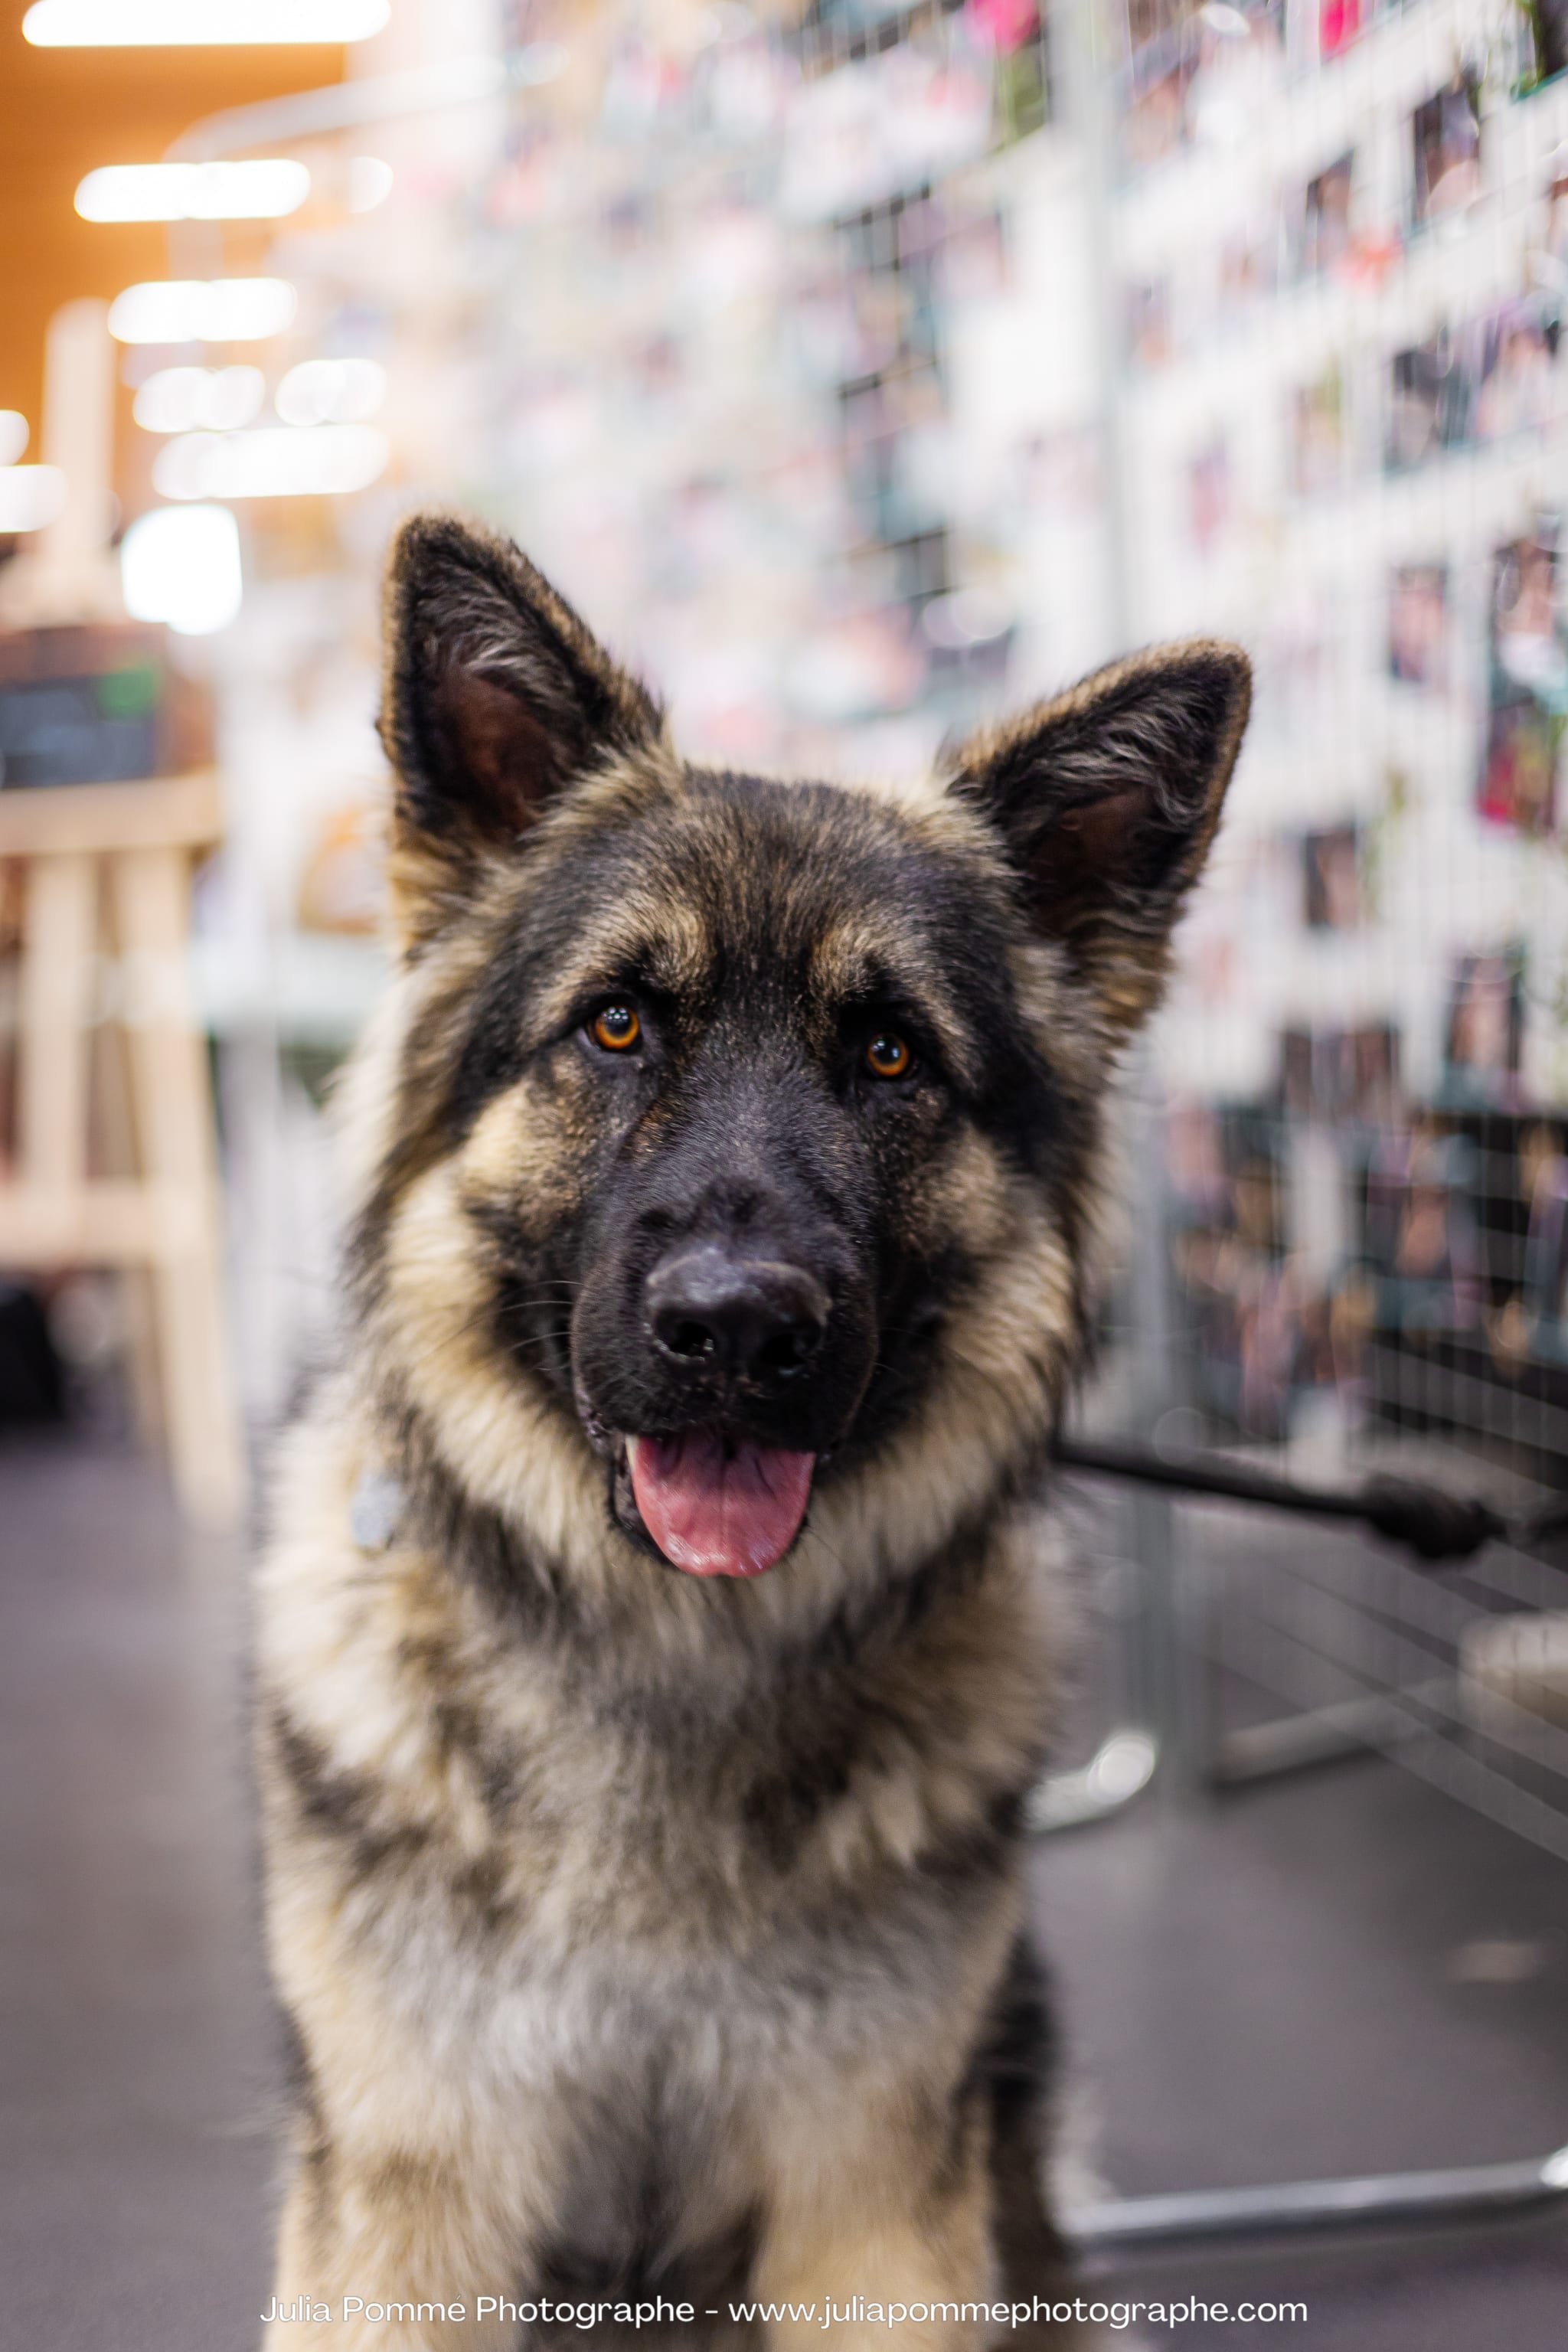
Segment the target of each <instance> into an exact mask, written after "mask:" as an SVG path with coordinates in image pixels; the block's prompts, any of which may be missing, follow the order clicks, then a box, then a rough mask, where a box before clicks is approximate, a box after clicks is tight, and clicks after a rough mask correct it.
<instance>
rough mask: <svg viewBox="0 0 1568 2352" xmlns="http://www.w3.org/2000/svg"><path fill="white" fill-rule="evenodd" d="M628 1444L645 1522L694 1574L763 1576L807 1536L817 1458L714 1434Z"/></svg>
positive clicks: (672, 1558) (673, 1559)
mask: <svg viewBox="0 0 1568 2352" xmlns="http://www.w3.org/2000/svg"><path fill="white" fill-rule="evenodd" d="M626 1466H627V1469H628V1471H629V1473H630V1476H631V1485H632V1493H633V1495H634V1496H635V1497H636V1499H637V1509H638V1511H639V1513H640V1514H641V1517H642V1522H643V1525H644V1527H645V1528H647V1531H648V1534H649V1535H650V1536H651V1537H652V1538H653V1540H654V1542H655V1543H656V1544H657V1545H658V1549H659V1550H660V1551H661V1552H662V1553H663V1554H664V1557H665V1559H668V1561H669V1562H670V1564H671V1566H672V1567H675V1568H679V1569H684V1570H685V1571H686V1573H687V1574H688V1575H689V1576H762V1575H763V1574H764V1572H765V1571H766V1570H768V1569H770V1568H772V1567H773V1565H774V1563H775V1562H776V1561H778V1560H781V1559H783V1558H784V1554H785V1552H786V1551H788V1549H789V1548H790V1546H791V1544H793V1543H794V1541H795V1538H796V1536H797V1535H798V1534H799V1533H800V1528H801V1522H802V1520H803V1519H804V1518H805V1507H806V1505H807V1503H808V1502H809V1501H810V1499H811V1479H812V1473H813V1471H814V1470H815V1468H816V1454H791V1453H786V1452H785V1451H784V1449H783V1448H782V1447H779V1446H772V1445H759V1444H756V1443H755V1442H754V1441H753V1440H752V1439H750V1438H744V1437H731V1436H727V1435H725V1434H723V1433H721V1432H720V1431H718V1430H710V1429H693V1430H688V1431H687V1432H686V1433H685V1434H684V1435H683V1436H680V1437H674V1438H659V1437H628V1438H627V1439H626Z"/></svg>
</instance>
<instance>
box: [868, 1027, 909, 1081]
mask: <svg viewBox="0 0 1568 2352" xmlns="http://www.w3.org/2000/svg"><path fill="white" fill-rule="evenodd" d="M913 1059H914V1056H913V1055H912V1054H911V1053H910V1049H909V1047H908V1045H906V1044H905V1043H904V1040H903V1039H902V1038H901V1037H900V1035H899V1033H898V1031H897V1030H896V1029H882V1030H879V1032H878V1034H876V1036H875V1037H873V1038H872V1040H871V1042H870V1044H869V1045H868V1046H867V1048H866V1067H867V1068H868V1070H869V1071H870V1073H871V1075H872V1076H873V1077H877V1078H903V1077H907V1076H909V1071H910V1063H911V1062H912V1061H913Z"/></svg>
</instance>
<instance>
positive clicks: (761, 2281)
mask: <svg viewBox="0 0 1568 2352" xmlns="http://www.w3.org/2000/svg"><path fill="white" fill-rule="evenodd" d="M944 2137H945V2136H944ZM987 2137H988V2136H987V2128H986V2118H985V2117H984V2115H983V2114H982V2113H981V2112H980V2111H979V2109H978V2107H976V2109H975V2111H974V2112H973V2115H972V2116H969V2117H967V2118H965V2119H964V2120H963V2124H962V2126H960V2127H959V2128H957V2129H955V2130H954V2132H953V2133H952V2136H951V2137H948V2139H947V2145H946V2146H938V2145H933V2140H932V2138H931V2137H928V2136H927V2135H925V2134H923V2133H921V2132H918V2131H916V2130H914V2129H912V2128H911V2127H910V2124H909V2121H908V2119H907V2117H897V2118H895V2117H892V2116H880V2117H879V2116H877V2114H876V2113H875V2110H874V2109H873V2108H869V2107H868V2108H867V2109H865V2110H863V2111H862V2112H861V2113H859V2114H858V2115H857V2116H855V2117H854V2119H853V2122H852V2123H850V2122H849V2121H848V2119H847V2117H846V2116H845V2114H844V2112H843V2110H842V2109H840V2110H839V2111H838V2112H837V2115H836V2116H831V2117H830V2116H826V2115H823V2114H821V2113H820V2112H819V2113H818V2115H817V2116H816V2119H815V2122H814V2119H813V2118H811V2117H809V2116H807V2117H804V2118H800V2119H798V2120H797V2121H796V2122H795V2125H794V2126H793V2128H791V2127H790V2126H784V2125H782V2119H781V2125H780V2126H775V2130H774V2132H773V2136H772V2149H771V2153H772V2156H773V2192H772V2196H771V2198H770V2220H769V2224H768V2228H767V2231H766V2233H765V2236H764V2239H763V2245H762V2247H761V2249H760V2252H759V2259H758V2263H757V2266H756V2271H755V2273H754V2278H755V2284H754V2286H753V2289H752V2294H753V2296H754V2298H755V2300H756V2302H757V2303H759V2304H762V2305H772V2306H773V2310H772V2312H771V2313H770V2314H769V2315H768V2319H767V2327H766V2340H767V2344H768V2347H769V2352H786V2347H790V2352H794V2347H805V2346H806V2345H808V2344H810V2345H816V2346H827V2347H831V2352H917V2347H918V2352H981V2347H984V2345H986V2344H987V2343H988V2342H989V2340H990V2334H991V2331H990V2328H989V2326H988V2325H987V2324H986V2322H985V2321H984V2319H982V2318H981V2317H980V2316H979V2315H978V2314H977V2312H976V2310H975V2306H976V2305H979V2304H980V2303H982V2302H985V2303H989V2301H990V2300H991V2298H992V2295H993V2294H994V2293H995V2292H997V2291H998V2289H997V2267H996V2258H995V2252H994V2244H993V2235H992V2223H991V2201H992V2200H991V2188H990V2179H989V2173H988V2165H987V2153H988V2151H987ZM965 2305H968V2306H969V2309H968V2313H967V2314H966V2313H965V2311H964V2306H965ZM780 2306H783V2308H782V2309H781V2308H780Z"/></svg>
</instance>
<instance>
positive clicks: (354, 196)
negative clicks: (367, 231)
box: [349, 155, 392, 213]
mask: <svg viewBox="0 0 1568 2352" xmlns="http://www.w3.org/2000/svg"><path fill="white" fill-rule="evenodd" d="M391 194H392V166H391V164H390V163H383V162H382V160H381V157H380V156H379V155H355V156H354V157H353V159H352V160H351V162H350V163H349V210H350V212H351V213H373V212H374V210H375V208H376V206H377V205H380V204H384V203H385V201H386V199H387V197H388V196H389V195H391Z"/></svg>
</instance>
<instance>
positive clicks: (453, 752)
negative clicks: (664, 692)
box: [381, 515, 661, 934]
mask: <svg viewBox="0 0 1568 2352" xmlns="http://www.w3.org/2000/svg"><path fill="white" fill-rule="evenodd" d="M384 635H385V663H386V667H385V679H384V692H383V697H382V710H381V739H382V741H383V743H384V746H385V749H386V754H387V757H388V759H389V760H390V761H392V764H393V767H394V768H395V771H396V778H397V782H396V799H395V814H394V860H393V885H394V890H395V895H396V897H397V899H398V902H399V912H400V914H401V916H402V917H403V919H404V921H405V927H406V928H408V929H412V930H413V931H414V932H415V933H416V934H417V933H418V932H420V931H422V930H426V929H433V928H436V927H437V925H438V923H439V920H440V919H441V915H442V911H443V908H446V907H447V906H450V905H451V904H452V903H453V902H454V900H455V899H459V898H460V897H461V893H462V890H463V887H464V884H465V882H466V881H467V879H468V877H469V876H471V874H472V873H473V872H474V871H475V870H477V868H478V866H479V863H480V861H481V858H482V856H483V853H484V852H486V851H487V850H489V851H495V850H504V849H506V848H508V847H510V846H512V845H516V844H517V843H518V842H519V841H520V840H521V838H522V837H523V836H524V835H526V834H527V832H528V830H529V828H530V827H531V825H532V824H534V823H535V822H536V821H537V819H538V818H539V817H540V816H541V815H542V813H543V812H544V810H545V809H546V808H547V807H548V806H549V804H550V803H551V801H552V799H553V798H554V797H555V796H556V794H557V793H560V792H561V791H562V790H563V788H564V787H565V786H567V785H568V784H570V783H571V782H573V781H574V779H575V778H577V777H579V776H582V775H584V774H586V773H587V772H589V771H590V770H591V769H593V768H595V767H598V766H600V765H602V764H603V762H604V761H606V760H607V759H610V758H613V757H614V756H615V754H616V753H617V752H625V751H633V750H636V749H637V748H638V747H639V746H642V745H645V744H647V743H650V742H652V741H653V740H656V739H657V737H658V733H659V730H660V726H661V714H660V711H659V709H658V704H657V703H656V702H655V700H654V698H653V697H652V696H651V695H650V694H648V693H647V690H646V689H645V688H643V687H641V686H640V685H639V684H638V683H637V680H636V679H635V678H632V677H628V676H627V675H626V672H625V671H624V670H622V669H620V668H619V667H617V666H616V663H615V662H614V661H613V660H612V659H611V657H610V656H609V655H608V654H607V653H606V652H605V649H604V647H603V646H601V645H600V644H599V643H598V641H597V639H596V638H595V636H594V635H592V633H591V632H590V631H589V630H588V629H587V628H586V627H585V626H584V624H583V622H582V621H580V620H579V619H578V617H577V615H576V614H575V613H574V611H573V610H572V607H571V606H570V605H569V604H567V603H566V602H565V600H564V598H563V597H561V596H558V595H557V594H556V593H555V591H554V589H553V588H552V586H551V585H550V583H549V582H548V581H547V580H546V579H545V578H544V577H543V575H542V573H541V572H536V571H535V569H534V567H533V565H532V564H531V563H530V562H528V560H527V558H526V557H525V556H524V555H522V554H521V553H520V551H518V549H517V548H515V547H514V546H512V544H511V543H510V541H508V540H502V539H497V538H494V537H492V536H491V535H490V534H489V532H488V531H481V530H475V529H473V528H472V527H471V526H470V525H468V524H467V523H463V522H459V521H458V520H456V519H455V518H454V517H452V516H449V515H416V516H415V518H414V519H413V520H412V521H410V522H407V523H405V525H404V526H403V529H402V530H400V531H399V533H398V535H397V538H396V539H395V541H394V542H393V547H392V552H391V554H390V556H389V558H388V561H387V570H386V609H385V625H384Z"/></svg>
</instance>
